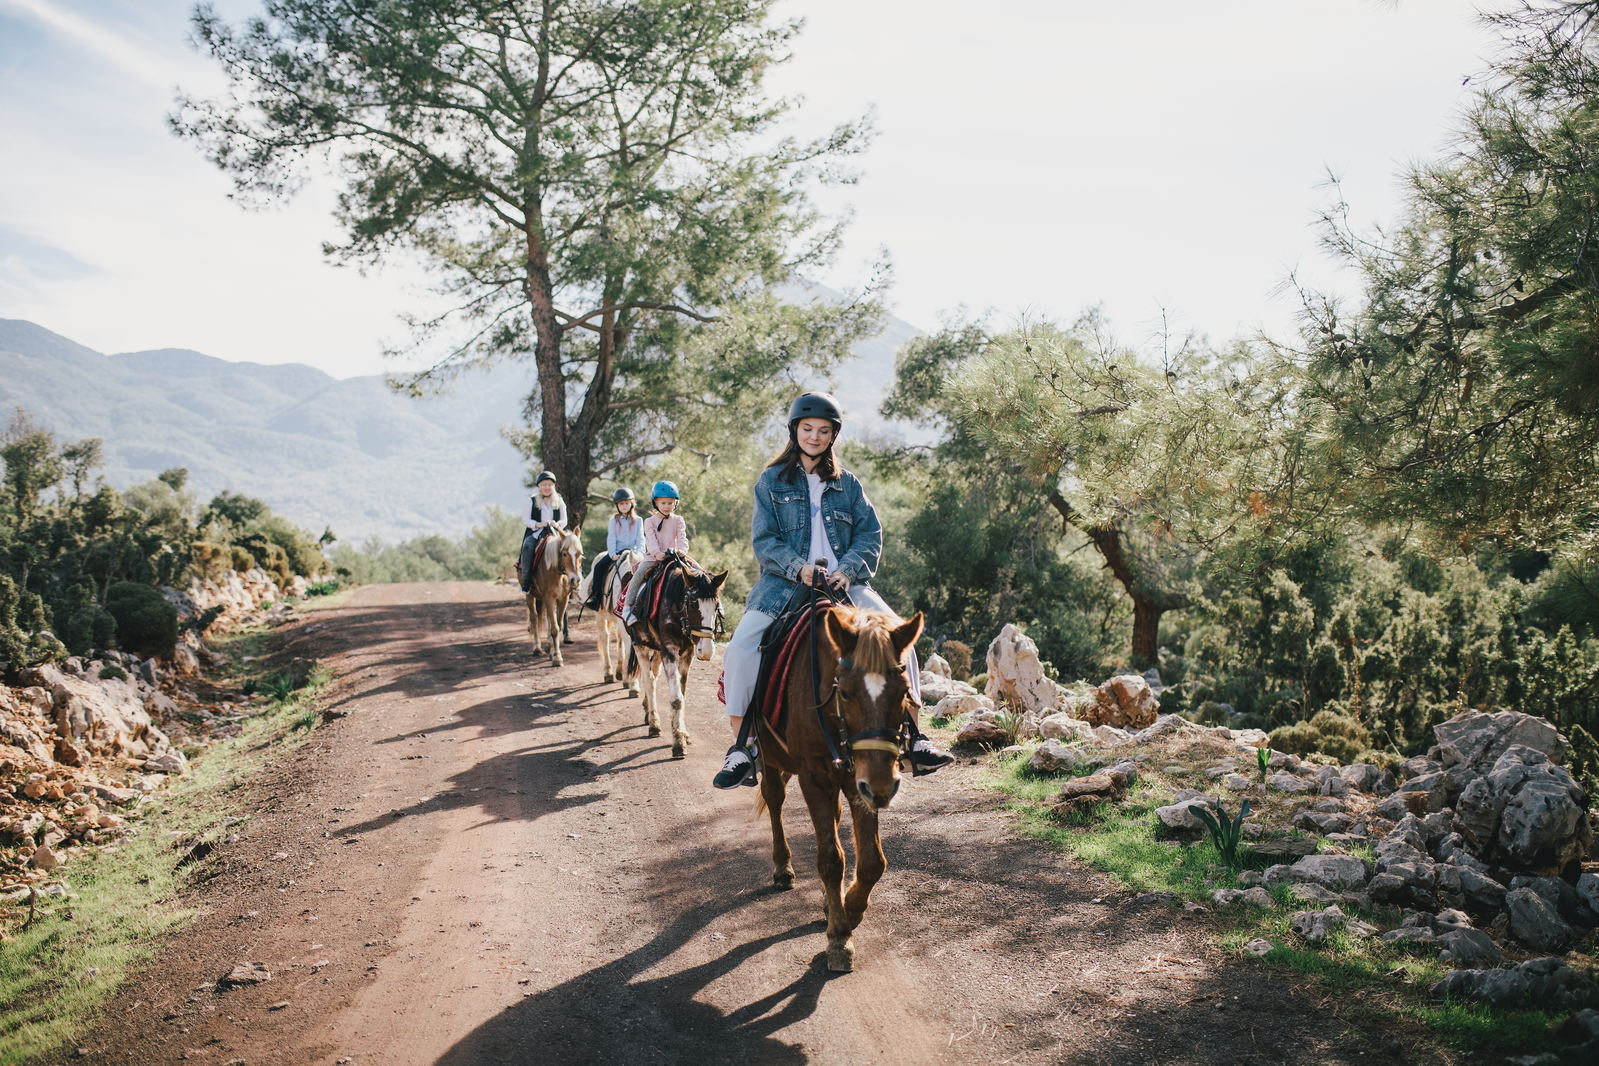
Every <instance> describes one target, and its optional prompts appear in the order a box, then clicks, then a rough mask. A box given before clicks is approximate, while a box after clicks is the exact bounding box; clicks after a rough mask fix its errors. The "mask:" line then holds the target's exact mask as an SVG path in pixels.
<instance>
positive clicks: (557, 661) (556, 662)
mask: <svg viewBox="0 0 1599 1066" xmlns="http://www.w3.org/2000/svg"><path fill="white" fill-rule="evenodd" d="M550 665H551V666H565V665H566V663H564V662H562V661H561V657H560V656H559V655H557V656H555V657H554V658H552V659H551V660H550Z"/></svg>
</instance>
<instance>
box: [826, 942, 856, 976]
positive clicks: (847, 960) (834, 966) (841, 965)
mask: <svg viewBox="0 0 1599 1066" xmlns="http://www.w3.org/2000/svg"><path fill="white" fill-rule="evenodd" d="M827 968H828V970H829V971H831V972H832V973H849V972H850V971H852V970H854V969H855V949H854V948H852V947H850V946H849V945H848V944H845V945H844V946H843V947H837V948H835V947H829V948H828V949H827Z"/></svg>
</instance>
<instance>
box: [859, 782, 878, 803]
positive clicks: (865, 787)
mask: <svg viewBox="0 0 1599 1066" xmlns="http://www.w3.org/2000/svg"><path fill="white" fill-rule="evenodd" d="M855 790H856V791H857V792H859V793H860V794H861V796H862V797H863V798H865V799H866V800H867V801H868V802H873V801H875V800H876V799H877V797H876V796H874V795H872V786H871V785H870V784H869V783H867V782H865V781H857V782H855Z"/></svg>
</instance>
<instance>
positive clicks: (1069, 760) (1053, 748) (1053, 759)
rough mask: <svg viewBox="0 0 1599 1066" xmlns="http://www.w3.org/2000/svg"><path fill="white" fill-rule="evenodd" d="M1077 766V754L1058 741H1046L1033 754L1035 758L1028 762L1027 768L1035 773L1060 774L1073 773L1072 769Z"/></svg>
mask: <svg viewBox="0 0 1599 1066" xmlns="http://www.w3.org/2000/svg"><path fill="white" fill-rule="evenodd" d="M1075 765H1077V753H1076V752H1074V751H1072V749H1070V748H1068V747H1066V746H1065V745H1064V744H1061V743H1060V742H1058V741H1054V740H1046V741H1044V742H1043V743H1042V744H1040V745H1039V746H1038V750H1037V751H1035V752H1033V757H1032V758H1031V759H1029V760H1028V761H1027V766H1028V768H1029V769H1030V770H1032V771H1033V772H1034V773H1040V774H1058V773H1071V770H1072V767H1073V766H1075Z"/></svg>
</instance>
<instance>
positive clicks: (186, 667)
mask: <svg viewBox="0 0 1599 1066" xmlns="http://www.w3.org/2000/svg"><path fill="white" fill-rule="evenodd" d="M172 665H173V668H174V669H176V670H177V672H178V673H179V674H182V675H183V676H184V677H194V676H195V675H196V674H198V673H199V672H200V656H199V655H198V654H196V652H195V650H194V649H193V648H191V647H189V646H188V645H187V644H179V645H178V646H177V647H176V648H174V649H173V650H172Z"/></svg>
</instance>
